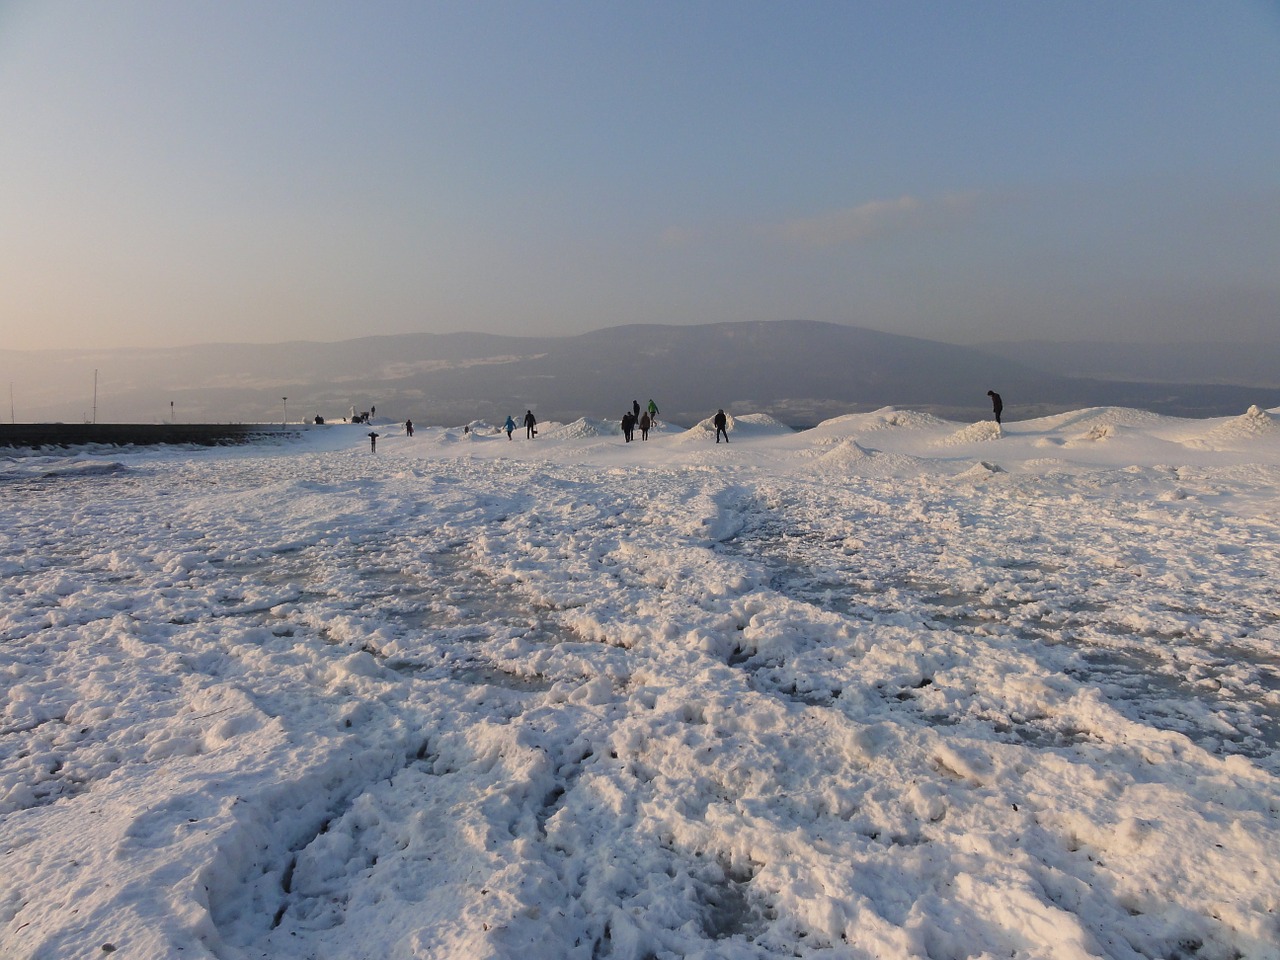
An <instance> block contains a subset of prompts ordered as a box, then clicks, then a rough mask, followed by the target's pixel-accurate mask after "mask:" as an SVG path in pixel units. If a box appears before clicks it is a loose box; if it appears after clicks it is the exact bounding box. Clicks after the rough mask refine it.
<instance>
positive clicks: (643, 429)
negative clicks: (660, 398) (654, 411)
mask: <svg viewBox="0 0 1280 960" xmlns="http://www.w3.org/2000/svg"><path fill="white" fill-rule="evenodd" d="M652 425H653V421H652V420H650V419H649V413H648V411H645V412H644V413H642V414H640V439H641V440H648V439H649V427H651V426H652Z"/></svg>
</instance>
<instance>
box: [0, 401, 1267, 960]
mask: <svg viewBox="0 0 1280 960" xmlns="http://www.w3.org/2000/svg"><path fill="white" fill-rule="evenodd" d="M367 429H368V428H364V427H355V426H346V425H335V426H329V427H316V428H312V429H309V430H307V431H306V432H305V434H304V436H303V437H302V439H300V440H296V441H290V442H277V443H274V444H262V445H258V446H254V447H243V448H231V449H218V450H175V449H168V450H139V451H125V452H120V451H115V452H112V451H96V452H89V451H81V452H78V453H71V454H66V455H63V456H58V457H50V456H43V455H28V456H16V457H6V458H3V459H0V489H2V490H3V492H4V499H5V507H4V512H3V521H2V524H0V544H2V545H3V550H2V551H0V677H3V689H4V691H5V692H4V701H3V704H4V709H3V715H2V716H0V760H2V764H0V877H2V879H0V956H3V957H4V958H6V960H10V958H12V960H17V958H41V960H55V958H56V960H64V958H73V957H84V958H87V957H102V956H105V955H108V954H117V955H119V956H122V957H128V958H131V960H133V958H172V957H186V958H193V960H194V958H201V957H217V958H222V960H232V958H244V957H255V958H256V957H270V958H283V960H303V958H378V960H382V958H410V957H431V958H472V957H514V958H520V960H541V958H548V960H563V958H582V960H589V958H606V957H607V958H630V960H642V958H675V957H734V958H737V957H743V958H747V957H775V956H784V957H793V956H798V957H849V958H871V957H881V958H898V957H920V958H930V960H947V958H966V957H978V956H981V957H991V958H1005V957H1052V958H1077V957H1115V958H1139V957H1143V958H1146V957H1161V958H1202V960H1228V958H1240V957H1245V958H1275V957H1280V947H1278V946H1277V944H1278V943H1280V915H1278V910H1280V779H1278V776H1280V587H1278V586H1277V580H1276V572H1277V570H1278V569H1280V417H1277V416H1276V414H1275V413H1274V412H1272V413H1268V412H1266V411H1260V410H1256V409H1255V410H1252V411H1250V412H1248V413H1246V414H1243V415H1242V416H1240V417H1236V418H1227V419H1221V420H1210V421H1190V420H1174V419H1169V418H1165V417H1159V416H1156V415H1153V414H1148V413H1144V412H1141V411H1135V410H1124V409H1112V408H1101V409H1090V410H1081V411H1077V412H1074V413H1070V414H1065V415H1061V416H1056V417H1051V418H1046V419H1042V420H1035V421H1027V422H1017V423H1010V424H1006V425H1005V427H1004V431H1003V434H1002V435H1001V434H1000V433H999V432H998V431H997V429H996V427H995V425H994V424H989V423H979V424H969V425H966V424H960V423H952V422H946V421H941V420H938V419H936V418H933V417H930V416H927V415H923V414H918V413H913V412H911V411H905V410H881V411H877V412H876V413H871V414H860V415H853V416H848V417H842V418H840V419H837V420H833V421H830V422H828V423H825V424H822V425H821V426H819V427H817V428H815V429H813V430H808V431H804V432H801V433H795V432H792V431H789V430H788V429H786V428H785V427H783V426H781V425H780V424H777V423H776V422H773V421H771V420H770V419H769V418H767V417H763V416H754V417H741V418H738V419H737V421H736V422H735V423H734V425H733V431H732V433H731V438H732V442H731V443H730V444H728V445H724V444H715V443H714V442H713V441H712V434H713V430H712V428H711V426H710V423H709V422H706V423H703V424H699V425H697V426H696V427H694V428H693V429H692V430H689V431H684V430H681V429H678V428H673V427H668V426H664V427H663V428H662V429H660V430H659V431H657V432H656V433H655V434H653V435H652V437H651V439H650V440H649V441H648V442H641V441H639V440H637V441H636V442H634V443H631V444H625V443H623V442H622V439H621V437H620V436H619V435H618V431H617V427H616V425H615V424H613V423H612V422H609V423H606V422H594V421H580V422H578V423H575V424H553V423H547V424H543V425H541V426H540V432H539V436H538V438H537V439H536V440H534V441H532V442H530V441H526V440H524V439H523V437H522V435H523V430H519V431H517V433H516V439H515V440H514V441H509V440H508V439H507V437H506V435H505V434H502V433H495V432H493V428H492V427H489V426H487V425H483V424H481V425H477V428H476V429H475V430H473V431H471V432H469V433H464V432H463V431H462V430H461V429H458V430H443V429H438V428H433V429H419V430H418V431H417V434H416V436H414V437H412V438H409V437H406V436H404V435H403V433H402V431H401V430H400V429H399V428H398V427H397V426H394V425H384V426H380V427H378V429H379V431H380V432H381V434H382V437H381V439H380V441H379V445H378V450H377V452H376V453H371V452H370V450H369V442H368V438H367V436H366V433H367Z"/></svg>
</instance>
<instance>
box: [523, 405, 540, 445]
mask: <svg viewBox="0 0 1280 960" xmlns="http://www.w3.org/2000/svg"><path fill="white" fill-rule="evenodd" d="M537 426H538V418H537V417H535V416H534V415H533V411H532V410H526V411H525V412H524V438H525V439H526V440H532V439H533V438H534V437H536V436H537V435H538V431H537V429H536V427H537Z"/></svg>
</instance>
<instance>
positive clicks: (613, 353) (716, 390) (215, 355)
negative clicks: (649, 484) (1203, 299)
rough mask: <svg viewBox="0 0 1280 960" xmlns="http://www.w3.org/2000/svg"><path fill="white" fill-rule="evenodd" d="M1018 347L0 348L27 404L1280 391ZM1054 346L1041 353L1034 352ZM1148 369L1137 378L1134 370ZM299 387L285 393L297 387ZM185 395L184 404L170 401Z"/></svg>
mask: <svg viewBox="0 0 1280 960" xmlns="http://www.w3.org/2000/svg"><path fill="white" fill-rule="evenodd" d="M1025 354H1026V355H1025V356H1023V357H1021V359H1017V358H1011V357H1009V356H999V355H997V354H996V353H994V352H988V351H982V350H976V349H972V348H967V347H960V346H954V345H951V344H944V343H940V342H935V341H929V340H921V339H917V338H913V337H903V336H897V335H894V334H888V333H881V332H877V331H872V330H866V329H861V328H858V327H849V326H842V325H836V324H827V323H814V322H808V321H777V322H771V323H724V324H708V325H702V326H663V325H643V326H625V327H614V328H610V329H605V330H597V331H594V332H592V333H587V334H582V335H579V336H573V337H541V338H540V337H505V336H497V335H491V334H473V333H458V334H445V335H441V334H409V335H402V336H391V337H365V338H360V339H355V340H348V341H343V342H339V343H312V342H296V343H280V344H267V345H259V344H206V345H201V346H195V347H186V348H180V349H153V350H110V351H73V350H67V351H46V352H18V351H0V376H4V377H5V378H6V379H7V380H8V381H9V382H10V383H11V384H12V390H13V398H14V399H13V416H14V417H15V418H16V419H18V420H20V421H38V420H53V421H59V420H60V421H79V420H82V419H90V418H92V417H93V416H94V409H95V406H94V404H95V397H94V384H95V371H97V396H96V418H97V420H98V422H109V421H140V422H150V421H157V420H167V419H169V417H170V412H171V410H172V415H173V416H174V418H175V419H177V420H180V421H209V422H238V421H270V420H276V419H280V418H281V417H283V416H284V415H285V411H286V407H287V411H288V415H289V417H290V419H295V420H296V419H299V418H302V417H310V416H312V415H315V414H317V413H318V414H320V415H322V416H325V417H328V418H332V417H342V416H345V415H346V414H347V413H348V412H349V411H350V409H351V408H352V407H354V408H355V409H357V410H368V409H369V408H370V407H372V406H376V407H377V408H378V413H379V414H380V415H386V416H391V417H394V418H397V419H399V418H403V417H406V416H409V417H412V418H413V419H415V420H417V421H419V422H421V423H423V424H430V423H445V424H457V423H462V422H466V421H468V420H472V419H478V418H482V419H489V420H495V421H496V420H501V419H502V418H503V417H505V416H506V415H507V414H508V413H511V414H514V415H516V416H517V419H518V417H519V415H520V414H521V413H523V411H524V410H525V409H527V408H532V409H534V410H535V411H536V412H537V413H538V415H539V416H540V417H541V418H543V419H556V420H572V419H576V418H577V417H580V416H595V417H613V416H621V414H622V412H623V410H624V409H625V408H626V407H627V406H628V405H629V404H630V402H631V401H632V400H633V399H637V400H639V401H640V402H641V403H646V402H647V401H648V399H649V398H650V397H652V398H654V400H655V401H656V402H657V404H658V406H659V407H660V408H661V410H662V412H663V415H664V416H665V417H666V418H668V419H670V420H673V421H676V422H693V421H696V420H698V419H701V418H702V417H704V416H706V415H708V413H710V412H713V411H714V410H715V409H716V408H717V407H725V408H726V409H731V410H737V411H739V412H742V411H748V410H749V411H759V412H768V413H772V414H773V415H774V416H776V417H778V418H779V419H781V420H784V421H785V422H788V423H792V424H812V423H816V422H818V421H819V420H822V419H825V418H827V417H830V416H834V415H838V414H841V413H847V412H850V411H856V410H867V409H874V408H877V407H881V406H886V405H894V406H906V407H915V408H919V409H927V410H932V411H934V412H937V413H940V414H944V415H949V416H954V417H961V418H964V417H972V418H977V417H981V416H984V415H985V414H986V412H987V411H988V410H989V407H988V404H987V398H986V391H987V390H988V389H992V388H994V389H996V390H998V391H999V392H1000V393H1002V394H1003V395H1004V397H1005V402H1006V408H1007V416H1008V417H1009V418H1010V419H1017V418H1019V417H1029V416H1036V415H1040V414H1043V413H1048V412H1053V411H1055V410H1061V409H1065V408H1069V407H1080V406H1093V405H1100V404H1117V405H1126V406H1138V407H1145V408H1148V409H1153V410H1158V411H1161V412H1165V413H1172V414H1186V415H1211V414H1223V413H1233V412H1239V411H1242V410H1243V409H1245V408H1246V407H1247V406H1248V405H1249V404H1250V403H1259V404H1261V405H1264V406H1274V405H1276V404H1280V390H1274V389H1273V390H1269V391H1268V390H1257V389H1242V388H1239V387H1234V386H1228V385H1221V384H1219V385H1215V386H1204V387H1201V386H1170V385H1167V384H1165V385H1159V384H1144V383H1136V382H1116V381H1110V380H1102V379H1093V380H1085V379H1079V378H1072V377H1069V376H1066V375H1062V374H1060V373H1059V372H1058V369H1057V368H1055V366H1054V364H1055V363H1057V361H1058V360H1059V359H1061V358H1060V355H1059V354H1058V353H1057V352H1056V345H1040V347H1039V348H1038V349H1035V350H1028V351H1025ZM1040 360H1045V361H1046V362H1044V363H1040V362H1036V361H1040ZM1131 379H1136V378H1131ZM286 397H287V398H288V400H287V401H286V400H285V399H284V398H286ZM171 403H172V407H171V406H170V404H171Z"/></svg>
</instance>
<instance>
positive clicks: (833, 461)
mask: <svg viewBox="0 0 1280 960" xmlns="http://www.w3.org/2000/svg"><path fill="white" fill-rule="evenodd" d="M873 456H875V454H873V453H872V452H871V451H870V450H868V449H867V448H866V447H864V446H862V445H861V444H860V443H858V442H857V441H856V440H848V439H846V440H841V441H840V442H839V443H837V444H836V445H835V446H833V447H832V448H831V449H830V450H827V451H826V452H824V453H823V454H822V455H821V456H819V457H818V459H817V461H816V462H817V463H820V464H822V465H823V466H838V467H846V466H848V465H850V464H853V463H865V462H866V461H868V460H870V459H871V458H872V457H873Z"/></svg>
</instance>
